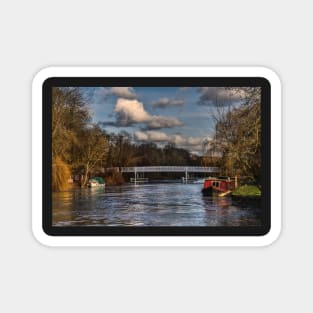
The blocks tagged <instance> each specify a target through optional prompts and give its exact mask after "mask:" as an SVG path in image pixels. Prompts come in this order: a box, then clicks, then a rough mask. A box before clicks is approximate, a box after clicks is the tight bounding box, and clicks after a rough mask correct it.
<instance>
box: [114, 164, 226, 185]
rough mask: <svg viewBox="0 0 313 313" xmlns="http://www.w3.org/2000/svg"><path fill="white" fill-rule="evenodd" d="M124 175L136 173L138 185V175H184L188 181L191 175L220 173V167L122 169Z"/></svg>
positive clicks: (135, 178) (135, 167)
mask: <svg viewBox="0 0 313 313" xmlns="http://www.w3.org/2000/svg"><path fill="white" fill-rule="evenodd" d="M119 170H120V172H122V173H134V176H135V177H134V179H133V181H134V182H135V183H136V180H137V174H138V173H184V174H185V177H184V181H185V182H187V181H188V174H189V173H219V171H220V169H219V167H207V166H133V167H121V168H120V169H119Z"/></svg>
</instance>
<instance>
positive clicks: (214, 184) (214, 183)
mask: <svg viewBox="0 0 313 313" xmlns="http://www.w3.org/2000/svg"><path fill="white" fill-rule="evenodd" d="M234 187H235V181H234V180H231V179H230V177H209V178H206V179H205V180H204V183H203V188H202V194H203V195H205V196H210V195H212V194H213V193H218V194H223V195H227V194H229V193H230V191H231V190H233V189H234Z"/></svg>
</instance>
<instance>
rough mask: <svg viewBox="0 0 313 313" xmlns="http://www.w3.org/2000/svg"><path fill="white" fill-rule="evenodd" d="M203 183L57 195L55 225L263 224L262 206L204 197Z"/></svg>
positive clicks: (54, 210)
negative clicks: (238, 204)
mask: <svg viewBox="0 0 313 313" xmlns="http://www.w3.org/2000/svg"><path fill="white" fill-rule="evenodd" d="M201 188H202V184H181V183H172V184H162V183H161V184H145V185H136V186H135V185H130V184H129V185H123V186H118V187H105V188H99V187H96V188H89V189H73V190H70V191H65V192H57V193H53V199H52V206H53V209H52V214H53V218H52V223H53V225H54V226H259V225H261V217H260V208H259V207H257V205H254V207H251V205H250V206H249V207H242V206H241V207H239V206H236V205H234V204H233V203H232V200H231V198H230V197H217V196H211V197H204V196H202V194H201Z"/></svg>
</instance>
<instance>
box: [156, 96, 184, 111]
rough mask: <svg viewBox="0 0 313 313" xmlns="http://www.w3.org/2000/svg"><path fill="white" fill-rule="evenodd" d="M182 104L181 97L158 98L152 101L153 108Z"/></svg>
mask: <svg viewBox="0 0 313 313" xmlns="http://www.w3.org/2000/svg"><path fill="white" fill-rule="evenodd" d="M182 105H184V100H182V99H169V98H166V97H164V98H160V99H159V100H157V101H154V102H153V103H152V106H154V107H155V108H162V109H164V108H167V107H171V106H182Z"/></svg>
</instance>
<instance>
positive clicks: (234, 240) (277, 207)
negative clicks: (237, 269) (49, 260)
mask: <svg viewBox="0 0 313 313" xmlns="http://www.w3.org/2000/svg"><path fill="white" fill-rule="evenodd" d="M50 77H263V78H266V79H267V80H268V81H269V82H270V84H271V126H272V127H271V188H272V189H271V229H270V231H269V232H268V233H267V234H266V235H264V236H50V235H47V234H46V233H45V232H44V231H43V228H42V85H43V82H44V81H45V80H46V79H47V78H50ZM281 110H282V108H281V83H280V79H279V77H278V75H277V74H276V73H275V72H274V71H272V70H270V69H268V68H265V67H49V68H45V69H43V70H41V71H40V72H38V73H37V75H36V76H35V77H34V80H33V84H32V230H33V234H34V236H35V238H36V239H37V240H38V241H39V242H40V243H42V244H44V245H47V246H107V247H109V246H122V247H129V246H142V247H145V246H146V247H151V246H155V247H165V246H167V247H169V246H173V247H174V246H183V247H187V246H195V247H201V246H229V247H230V246H266V245H269V244H271V243H273V242H274V241H275V240H276V239H277V238H278V237H279V234H280V231H281V210H282V208H281V206H282V202H281V199H282V181H281V180H282V173H281V169H282V164H281V151H282V148H281V144H282V137H281V136H282V134H281V129H282V121H281V117H282V111H281Z"/></svg>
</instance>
